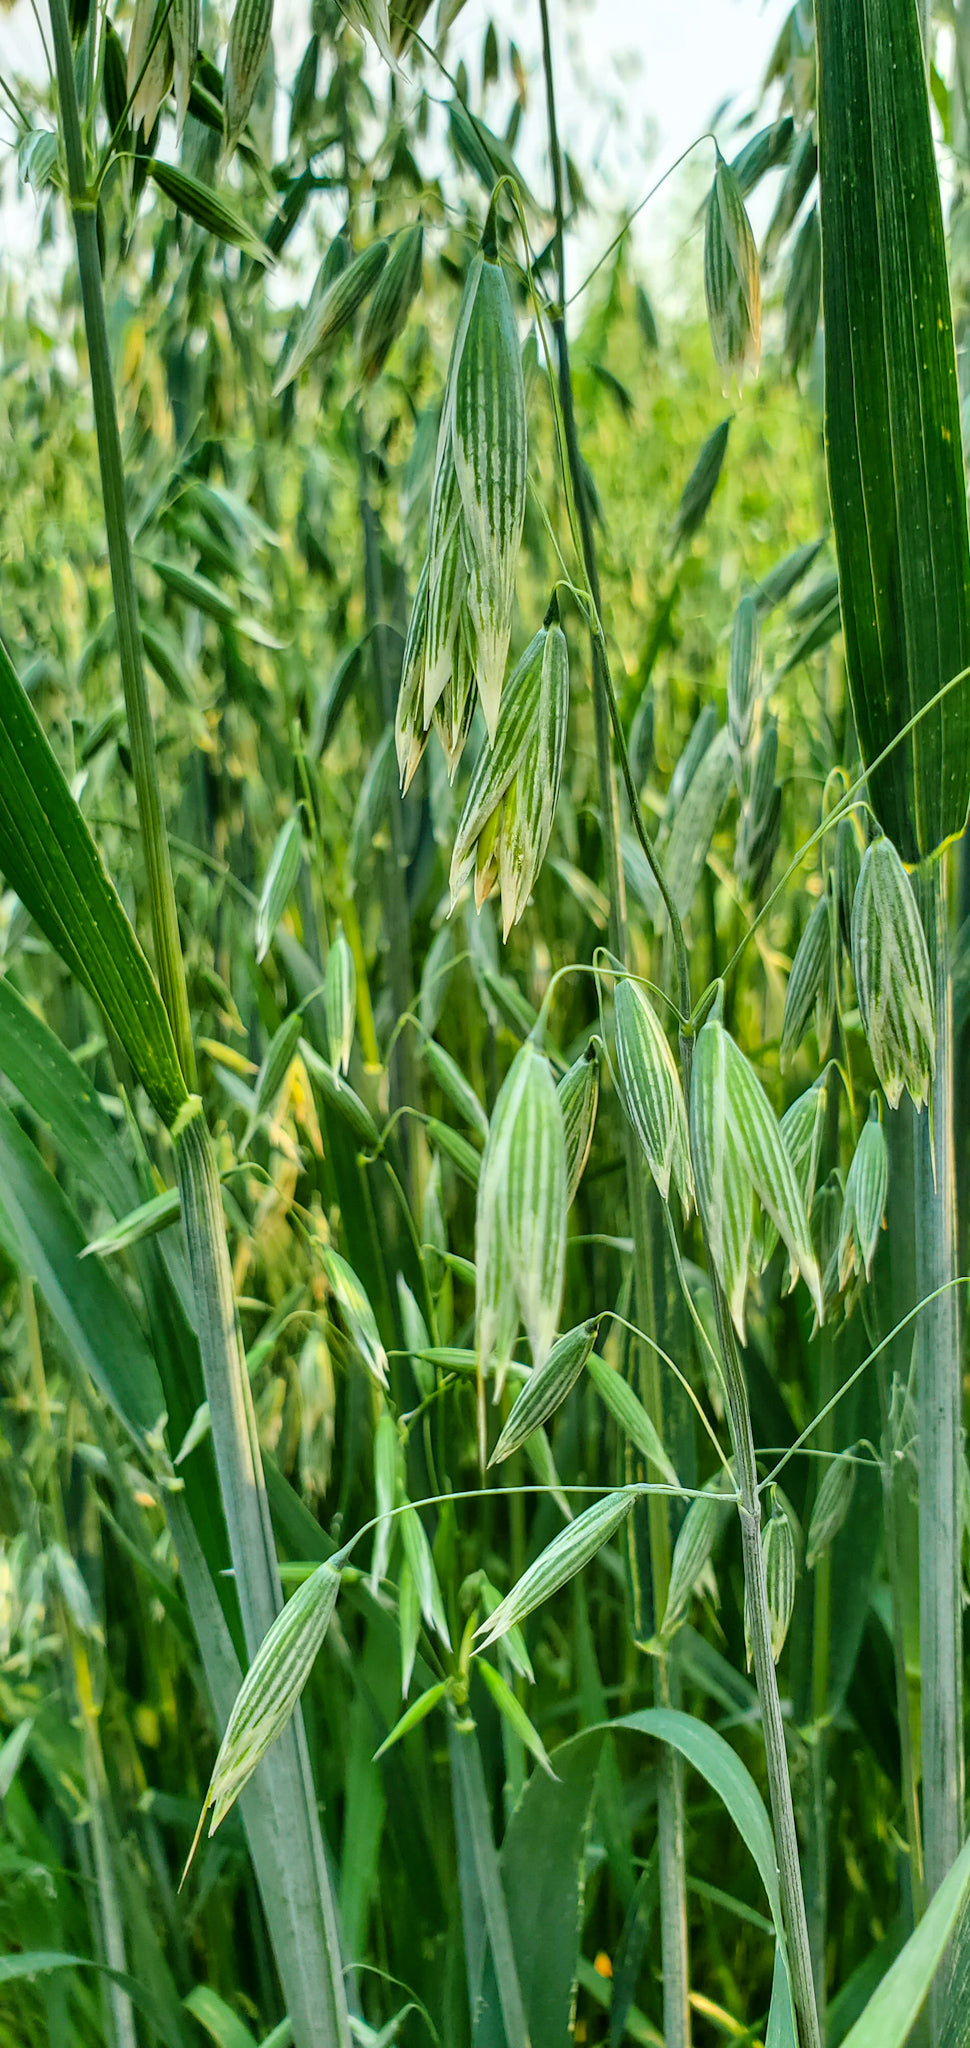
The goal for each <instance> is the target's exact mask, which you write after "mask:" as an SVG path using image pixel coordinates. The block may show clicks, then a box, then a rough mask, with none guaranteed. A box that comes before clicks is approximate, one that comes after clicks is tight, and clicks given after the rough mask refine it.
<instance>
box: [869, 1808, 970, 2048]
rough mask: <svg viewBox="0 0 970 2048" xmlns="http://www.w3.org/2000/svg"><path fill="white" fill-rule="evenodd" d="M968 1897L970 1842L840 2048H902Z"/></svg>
mask: <svg viewBox="0 0 970 2048" xmlns="http://www.w3.org/2000/svg"><path fill="white" fill-rule="evenodd" d="M968 1895H970V1841H967V1842H965V1843H964V1845H963V1848H962V1849H961V1851H960V1854H959V1856H958V1857H957V1860H956V1862H955V1863H954V1865H953V1867H952V1869H951V1870H950V1871H949V1872H948V1874H947V1876H946V1877H945V1878H944V1880H943V1883H942V1884H941V1886H940V1888H939V1891H938V1892H936V1893H935V1895H934V1897H933V1898H932V1899H931V1901H930V1904H929V1905H928V1906H927V1909H926V1912H925V1913H924V1915H923V1918H922V1920H921V1921H920V1924H919V1926H918V1927H917V1928H916V1931H915V1933H913V1934H911V1935H910V1937H909V1940H908V1942H907V1943H906V1946H905V1948H904V1949H902V1950H901V1952H900V1954H899V1955H898V1956H897V1957H896V1960H895V1962H894V1963H892V1964H891V1965H890V1967H889V1969H888V1970H887V1972H886V1975H885V1976H884V1978H883V1980H882V1983H881V1984H880V1986H879V1989H878V1991H875V1992H873V1995H872V1997H871V1998H870V2000H869V2003H868V2005H867V2006H866V2008H865V2011H864V2012H863V2013H862V2015H861V2016H860V2018H859V2019H857V2020H856V2023H855V2026H854V2027H852V2028H850V2030H849V2032H848V2034H847V2035H846V2037H845V2040H844V2041H843V2043H842V2048H903V2043H904V2042H905V2041H907V2040H908V2039H909V2034H910V2030H911V2028H912V2026H913V2023H914V2021H915V2019H916V2017H917V2014H918V2013H919V2011H920V2008H921V2007H922V2005H923V2003H924V2000H925V1999H926V1997H927V1994H928V1992H929V1988H930V1985H931V1984H932V1982H933V1978H934V1976H935V1974H936V1970H937V1967H938V1965H939V1963H940V1961H941V1959H942V1957H943V1954H944V1952H945V1950H946V1946H947V1943H948V1941H949V1939H950V1936H951V1935H952V1933H953V1930H954V1928H955V1927H956V1924H957V1921H958V1919H959V1917H960V1914H961V1912H962V1910H963V1908H964V1906H965V1904H966V1901H967V1898H968Z"/></svg>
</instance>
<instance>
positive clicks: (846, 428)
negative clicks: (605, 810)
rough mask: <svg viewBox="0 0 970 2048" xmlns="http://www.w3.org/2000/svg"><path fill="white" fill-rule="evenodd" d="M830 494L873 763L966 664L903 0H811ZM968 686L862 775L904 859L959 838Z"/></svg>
mask: <svg viewBox="0 0 970 2048" xmlns="http://www.w3.org/2000/svg"><path fill="white" fill-rule="evenodd" d="M817 23H818V57H819V105H818V118H819V164H820V181H821V215H822V280H823V286H822V288H823V299H824V310H825V394H826V435H827V442H828V462H829V492H830V497H831V501H832V517H833V524H834V527H835V536H836V543H837V549H838V558H839V571H840V581H841V594H842V619H843V625H844V629H845V647H846V662H847V667H848V674H849V686H850V690H851V693H852V703H853V708H854V711H855V720H856V726H857V729H858V735H859V745H860V748H861V751H862V756H863V760H864V761H867V762H868V761H870V760H872V759H873V758H874V756H876V755H877V754H879V753H880V752H881V751H882V749H883V748H884V747H886V746H888V745H889V743H890V742H891V741H892V739H893V738H894V737H895V735H896V733H897V732H898V731H899V728H900V726H901V725H903V724H904V722H905V721H906V720H907V719H909V718H912V717H913V716H914V714H915V713H916V712H918V711H919V709H920V706H921V704H924V703H926V701H927V700H928V699H929V698H930V697H932V695H933V694H934V692H935V691H937V690H939V689H941V687H942V686H943V684H944V683H946V682H948V681H949V679H950V677H951V676H955V675H957V674H958V673H959V672H960V670H961V669H963V668H964V667H966V665H967V663H968V661H970V547H968V541H967V502H966V481H965V477H964V470H963V458H962V453H961V446H962V443H961V433H960V407H959V397H958V390H957V375H956V363H955V359H954V348H953V324H952V320H951V315H950V291H949V282H948V278H947V267H946V255H945V251H944V241H943V217H942V211H941V206H940V191H939V182H938V177H937V170H936V161H935V156H934V148H933V137H932V132H931V128H930V115H929V103H928V99H927V90H926V75H925V69H924V57H923V47H922V42H921V39H920V28H919V21H918V17H917V10H916V6H915V4H914V0H819V4H818V7H817ZM968 796H970V690H968V689H966V688H964V689H959V690H954V691H952V692H951V694H950V695H949V696H948V697H946V698H944V700H943V702H942V703H941V704H939V705H938V706H937V707H936V709H935V710H934V711H932V712H930V713H928V714H927V716H926V717H925V718H923V719H921V720H920V722H919V724H918V725H916V726H915V727H914V729H913V731H912V733H911V734H910V735H909V737H908V738H907V740H906V741H905V742H904V743H903V744H902V745H901V746H899V747H897V748H896V749H895V750H894V752H893V753H892V754H891V755H890V757H889V759H888V760H887V761H886V762H885V763H884V764H883V766H882V767H880V768H878V769H876V770H874V772H873V775H872V798H873V803H874V805H875V808H876V811H877V812H878V814H879V817H880V819H881V821H882V824H883V826H884V827H885V830H886V831H887V832H888V834H889V836H890V838H891V839H893V840H894V841H895V843H896V845H897V847H898V848H899V851H900V853H901V854H902V856H903V859H904V860H906V861H916V860H918V859H919V858H920V857H921V855H923V854H927V853H931V852H932V851H933V850H934V849H935V848H936V847H938V846H939V845H940V844H941V843H942V842H943V841H944V840H946V839H948V838H950V837H952V836H953V835H954V834H956V833H959V832H961V831H962V830H963V826H964V822H965V819H966V814H967V801H968Z"/></svg>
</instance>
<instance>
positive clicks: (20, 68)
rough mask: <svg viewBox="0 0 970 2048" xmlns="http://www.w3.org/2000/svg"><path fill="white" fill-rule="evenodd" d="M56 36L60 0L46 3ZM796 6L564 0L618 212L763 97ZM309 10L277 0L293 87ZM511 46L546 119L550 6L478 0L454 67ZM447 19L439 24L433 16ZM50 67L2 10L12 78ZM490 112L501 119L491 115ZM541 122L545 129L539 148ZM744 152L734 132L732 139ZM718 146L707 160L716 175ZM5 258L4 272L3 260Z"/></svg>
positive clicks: (27, 213)
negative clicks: (727, 117)
mask: <svg viewBox="0 0 970 2048" xmlns="http://www.w3.org/2000/svg"><path fill="white" fill-rule="evenodd" d="M37 5H38V7H39V11H40V14H41V18H42V19H43V20H44V22H45V27H46V0H37ZM790 5H791V0H674V4H671V0H641V5H640V6H639V7H637V6H636V4H635V0H551V13H552V25H553V37H554V43H555V60H556V66H557V72H558V88H557V92H558V99H559V111H560V127H561V135H562V140H563V145H564V147H565V148H567V149H569V151H570V153H571V154H572V155H573V156H574V157H575V159H576V162H577V164H578V165H579V167H580V170H581V171H582V172H583V174H584V175H587V174H591V176H590V180H589V182H590V187H591V196H592V197H593V198H594V199H595V200H597V201H600V202H602V201H603V199H604V197H605V196H607V195H608V204H609V206H610V207H611V208H613V209H615V211H616V213H617V214H618V213H619V212H620V211H621V210H622V209H623V208H624V207H629V206H632V205H634V204H635V203H636V202H637V201H638V200H639V199H640V198H642V196H643V194H644V192H645V191H646V189H647V188H648V186H649V185H650V184H651V183H652V182H653V181H654V180H655V178H656V177H657V176H659V174H660V172H661V171H663V170H664V169H666V168H667V166H668V165H669V164H671V163H672V162H673V161H674V159H675V158H676V157H677V156H678V155H679V154H680V153H681V151H683V150H684V149H686V148H687V147H688V145H689V144H690V143H691V142H692V141H693V140H694V138H695V137H697V136H698V135H700V134H701V133H702V132H703V130H704V129H705V128H706V127H707V126H708V124H709V121H710V118H711V115H712V114H713V112H714V110H715V108H716V107H717V106H719V105H720V104H721V103H722V102H723V101H725V100H729V99H736V100H737V110H738V112H741V111H743V110H744V109H745V108H746V107H747V106H748V105H749V104H750V103H751V101H752V100H753V99H754V97H755V94H756V91H757V87H758V84H759V82H760V80H761V78H762V76H763V73H764V69H765V65H766V62H767V59H768V56H769V53H770V51H771V49H772V47H773V45H774V42H775V40H776V37H777V35H778V31H779V29H780V27H781V25H782V22H783V21H784V19H785V16H786V14H787V13H788V11H789V8H790ZM308 14H309V4H308V0H277V50H278V65H279V71H280V75H281V77H282V78H283V79H284V80H286V81H288V80H289V78H290V77H291V76H292V73H293V71H294V70H295V68H296V65H297V63H298V61H299V57H300V55H301V54H302V50H303V47H304V44H305V40H306V34H307V26H306V24H307V17H308ZM490 17H491V18H492V19H493V20H494V21H495V24H496V27H497V29H498V31H499V35H500V38H503V37H507V36H509V35H511V36H514V38H515V40H516V42H517V44H518V47H519V51H520V54H521V56H522V59H523V62H524V64H525V66H526V69H527V71H529V72H530V74H532V77H533V87H532V91H533V98H534V108H535V115H536V116H537V115H538V96H539V94H540V93H541V79H540V77H539V75H538V72H537V70H536V68H535V67H537V65H538V59H539V52H540V30H539V10H538V7H537V5H535V4H534V0H533V4H532V5H531V6H530V5H527V4H524V0H491V4H489V0H466V4H465V6H464V8H463V10H462V12H461V14H460V15H459V17H458V20H457V21H456V23H455V24H454V27H453V28H452V30H451V34H450V37H449V43H448V51H447V56H448V62H449V67H450V68H452V67H454V66H455V65H456V64H457V62H458V59H459V57H462V56H463V57H464V58H465V61H466V63H467V65H468V69H469V73H470V75H471V77H472V79H473V80H475V81H476V83H477V80H478V77H479V75H480V72H479V67H480V61H481V49H482V39H483V36H484V31H485V26H486V23H487V21H488V20H489V18H490ZM432 18H433V17H432ZM43 68H44V60H43V54H42V45H41V42H40V36H39V32H38V28H37V24H36V21H35V19H34V15H33V12H32V0H15V5H14V7H13V9H12V11H11V12H10V13H9V14H4V13H2V12H0V75H2V76H4V77H12V76H15V75H16V74H17V73H20V74H21V75H22V74H23V73H24V72H25V71H26V72H28V73H30V74H32V75H33V76H35V77H37V76H41V75H42V74H43ZM508 102H509V95H508V91H507V87H506V88H505V89H503V90H502V91H501V92H500V93H499V95H498V96H497V98H496V101H495V108H496V118H498V117H499V116H500V115H501V114H502V113H504V112H505V111H506V110H507V106H508ZM488 111H490V110H488ZM541 125H542V124H541V122H540V121H539V119H538V118H534V120H533V132H534V135H535V140H536V143H537V144H538V142H539V136H540V134H541ZM11 131H12V123H11V122H10V120H9V116H7V118H6V119H0V151H3V144H4V142H5V141H6V139H7V137H8V136H9V135H10V133H11ZM720 139H721V140H722V144H723V145H724V146H725V147H727V146H728V145H729V144H730V140H731V137H730V124H729V123H725V124H724V125H723V128H722V130H721V132H720ZM3 153H4V154H6V155H7V159H8V160H7V165H6V171H5V176H4V179H3V188H2V189H3V192H4V195H5V199H6V203H5V204H4V205H3V208H2V213H0V225H2V241H3V244H4V253H5V254H6V256H7V258H8V260H10V261H12V262H13V261H16V260H17V258H18V257H20V258H23V257H28V258H29V256H30V254H31V251H32V249H33V246H34V232H33V219H34V208H33V202H32V200H31V198H30V195H28V197H27V200H26V210H23V209H20V208H18V209H17V214H18V215H19V217H15V215H14V214H13V212H12V210H11V207H10V203H9V195H10V193H11V191H12V187H13V173H12V166H11V164H10V161H9V152H6V151H4V152H3ZM709 154H710V146H709V145H707V146H706V147H705V149H704V150H703V152H698V158H699V162H700V164H701V165H703V166H704V167H705V168H706V166H707V162H708V159H709ZM523 171H524V173H525V175H526V176H530V175H532V176H534V177H535V178H536V180H537V181H539V180H540V179H541V178H543V177H544V176H545V168H544V165H543V163H542V159H541V151H540V154H539V156H538V157H537V160H536V161H535V163H534V164H533V163H524V164H523ZM679 189H680V193H681V203H680V206H679V207H678V204H677V200H678V184H677V179H676V177H675V178H673V179H672V180H671V182H670V184H669V185H668V186H667V187H665V188H664V191H663V192H662V193H661V194H660V195H659V196H658V198H657V199H656V200H654V201H652V202H651V205H650V206H649V207H648V208H647V209H646V211H645V214H644V216H643V217H642V219H641V222H640V224H639V227H638V232H637V240H638V243H639V245H640V247H641V248H643V249H644V250H645V251H646V252H647V253H648V255H652V257H653V259H654V263H655V264H656V263H658V262H659V263H661V264H662V262H663V257H664V254H665V252H666V251H667V250H668V249H669V248H670V246H671V245H672V228H671V223H672V221H679V222H683V220H684V218H685V212H684V198H683V193H684V189H685V188H684V186H683V183H681V186H680V188H679ZM602 228H603V222H602V221H601V220H600V221H599V222H598V223H596V224H591V225H590V226H589V227H588V228H587V230H586V231H585V232H584V235H583V251H582V253H583V256H584V257H585V256H587V254H592V252H593V250H594V248H595V240H591V239H590V237H591V236H593V237H595V234H596V233H597V232H599V233H600V234H601V233H602ZM2 260H3V259H2V255H0V262H2Z"/></svg>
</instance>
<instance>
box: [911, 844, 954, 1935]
mask: <svg viewBox="0 0 970 2048" xmlns="http://www.w3.org/2000/svg"><path fill="white" fill-rule="evenodd" d="M916 883H917V894H918V897H919V901H920V909H921V911H922V916H923V924H924V927H925V930H926V938H927V943H928V946H929V950H930V958H931V960H932V962H933V967H934V973H935V980H936V1073H935V1077H934V1083H933V1099H932V1123H931V1122H930V1119H929V1118H928V1117H920V1118H919V1119H918V1120H917V1129H916V1238H915V1241H916V1289H917V1294H918V1296H919V1297H921V1298H922V1297H923V1296H925V1295H928V1294H930V1293H931V1292H935V1291H936V1290H937V1289H939V1288H944V1289H945V1290H946V1291H945V1292H943V1293H942V1294H938V1297H937V1300H936V1301H935V1302H934V1303H933V1305H932V1307H930V1308H929V1309H928V1310H927V1312H926V1314H925V1315H923V1316H922V1317H921V1318H920V1321H919V1323H918V1325H917V1336H916V1388H917V1404H918V1414H919V1551H920V1663H921V1670H922V1698H923V1710H922V1723H921V1725H922V1749H923V1770H922V1779H923V1828H924V1844H925V1857H926V1896H927V1899H928V1900H929V1899H931V1898H932V1897H933V1894H934V1892H935V1891H936V1890H937V1888H938V1887H939V1885H940V1884H942V1882H943V1879H944V1877H945V1876H946V1873H947V1871H948V1870H949V1868H950V1866H951V1864H952V1863H953V1862H954V1861H955V1859H956V1857H957V1855H958V1853H959V1849H960V1843H961V1839H962V1835H963V1778H964V1764H963V1696H962V1694H963V1688H962V1657H961V1636H962V1601H961V1573H960V1558H961V1548H962V1512H961V1488H960V1465H961V1427H960V1422H961V1417H960V1407H961V1375H960V1317H959V1295H958V1292H957V1290H956V1289H955V1288H952V1287H950V1288H947V1287H946V1283H947V1281H949V1280H950V1279H952V1278H953V1277H954V1276H955V1274H956V1270H957V1244H956V1200H955V1168H954V1156H953V1018H952V1002H951V993H950V978H949V972H948V959H947V901H946V856H945V855H944V856H943V857H942V858H941V859H939V860H937V861H935V862H934V863H933V864H932V865H931V866H930V867H929V868H926V867H924V868H923V869H921V870H919V871H918V873H917V877H916Z"/></svg>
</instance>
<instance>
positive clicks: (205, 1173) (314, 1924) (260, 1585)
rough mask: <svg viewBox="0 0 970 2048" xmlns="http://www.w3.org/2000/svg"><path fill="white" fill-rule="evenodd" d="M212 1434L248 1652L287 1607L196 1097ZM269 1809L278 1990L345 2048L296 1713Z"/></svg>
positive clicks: (192, 1255) (215, 1184)
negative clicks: (279, 1933)
mask: <svg viewBox="0 0 970 2048" xmlns="http://www.w3.org/2000/svg"><path fill="white" fill-rule="evenodd" d="M172 1139H173V1142H174V1146H175V1161H176V1167H177V1170H178V1182H179V1190H180V1193H181V1198H182V1215H183V1218H184V1222H185V1236H186V1244H187V1248H188V1256H189V1273H190V1277H191V1281H192V1291H193V1296H194V1300H195V1309H196V1325H197V1335H198V1339H199V1351H200V1353H201V1357H202V1370H203V1374H204V1377H205V1388H206V1394H207V1397H208V1401H209V1414H210V1420H211V1425H212V1441H213V1447H214V1449H215V1454H216V1461H217V1464H218V1468H219V1484H220V1490H221V1493H222V1501H223V1507H224V1510H225V1516H226V1529H227V1533H228V1536H229V1548H230V1553H231V1556H232V1561H233V1568H234V1571H235V1575H236V1587H237V1591H238V1594H239V1606H240V1612H241V1615H242V1623H243V1632H244V1635H245V1639H246V1649H247V1653H248V1655H249V1657H250V1659H252V1658H253V1657H254V1656H255V1654H256V1651H257V1649H258V1648H259V1645H260V1643H261V1642H262V1639H263V1637H264V1636H265V1635H266V1633H267V1630H268V1629H269V1628H270V1627H271V1626H272V1623H273V1622H274V1620H275V1619H276V1616H277V1614H278V1613H279V1610H280V1608H281V1606H282V1604H283V1592H282V1586H281V1583H280V1576H279V1570H278V1567H277V1562H276V1546H275V1542H274V1538H273V1527H272V1521H271V1518H270V1510H269V1501H268V1498H267V1494H266V1486H265V1481H264V1478H263V1469H262V1461H261V1457H260V1450H259V1438H258V1434H257V1428H256V1415H255V1410H254V1407H253V1397H252V1390H251V1387H250V1383H249V1374H248V1372H247V1370H246V1358H245V1352H244V1350H243V1343H242V1333H241V1331H240V1328H239V1317H238V1314H237V1311H236V1303H235V1297H234V1294H233V1286H232V1273H231V1270H230V1266H229V1253H228V1248H227V1245H226V1237H225V1227H224V1223H223V1214H222V1194H221V1190H220V1186H219V1175H218V1171H217V1168H216V1161H215V1154H214V1151H213V1146H212V1139H211V1137H210V1135H209V1131H208V1127H207V1125H206V1121H205V1117H204V1115H203V1111H202V1104H201V1102H200V1100H199V1098H198V1096H193V1097H192V1098H191V1100H190V1101H189V1102H188V1103H187V1104H186V1108H185V1111H184V1112H183V1114H182V1116H181V1117H180V1118H179V1119H178V1120H177V1122H176V1124H175V1127H174V1128H173V1131H172ZM260 1770H261V1772H262V1773H263V1776H264V1787H265V1798H266V1801H267V1804H268V1806H269V1807H270V1809H271V1812H272V1816H273V1819H272V1823H271V1825H270V1828H269V1830H268V1834H269V1840H270V1842H271V1843H272V1846H273V1849H274V1852H275V1854H274V1860H275V1868H274V1869H271V1870H269V1871H267V1870H266V1868H265V1867H264V1868H262V1869H261V1870H260V1872H259V1877H260V1884H261V1886H262V1887H263V1888H265V1886H266V1885H267V1884H268V1883H270V1884H275V1885H276V1886H278V1888H279V1892H280V1895H281V1896H283V1897H284V1898H286V1899H287V1901H288V1903H289V1907H290V1911H289V1914H288V1923H289V1925H288V1933H289V1943H288V1945H287V1947H286V1948H285V1949H282V1950H281V1948H280V1945H279V1943H277V1964H278V1967H279V1971H280V1978H281V1982H282V1984H283V1991H284V1996H285V1998H286V2001H287V2006H288V2010H289V2014H290V2019H291V2021H292V2023H293V2030H294V2037H295V2039H296V2040H297V2042H298V2043H299V2044H300V2048H311V2044H312V2048H349V2044H350V2031H349V2020H348V2016H347V2000H346V1993H345V1989H344V1978H343V1966H342V1962H341V1955H340V1938H339V1931H338V1926H337V1915H336V1909H335V1906H334V1902H333V1894H332V1890H331V1885H330V1877H329V1872H328V1869H327V1863H326V1856H325V1853H324V1847H323V1841H322V1838H321V1834H320V1827H319V1822H318V1818H317V1807H316V1795H315V1792H314V1787H313V1780H312V1775H311V1771H310V1760H309V1755H308V1751H307V1745H306V1735H305V1732H304V1728H303V1719H302V1714H301V1712H300V1710H299V1708H298V1709H297V1711H296V1713H295V1714H294V1716H293V1720H292V1722H291V1723H290V1725H289V1727H288V1728H287V1729H285V1730H284V1733H283V1735H282V1736H281V1737H280V1738H279V1740H278V1741H277V1742H276V1743H275V1745H274V1747H273V1749H272V1751H271V1752H270V1754H269V1755H268V1756H267V1757H266V1758H264V1760H263V1762H262V1764H261V1765H260Z"/></svg>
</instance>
